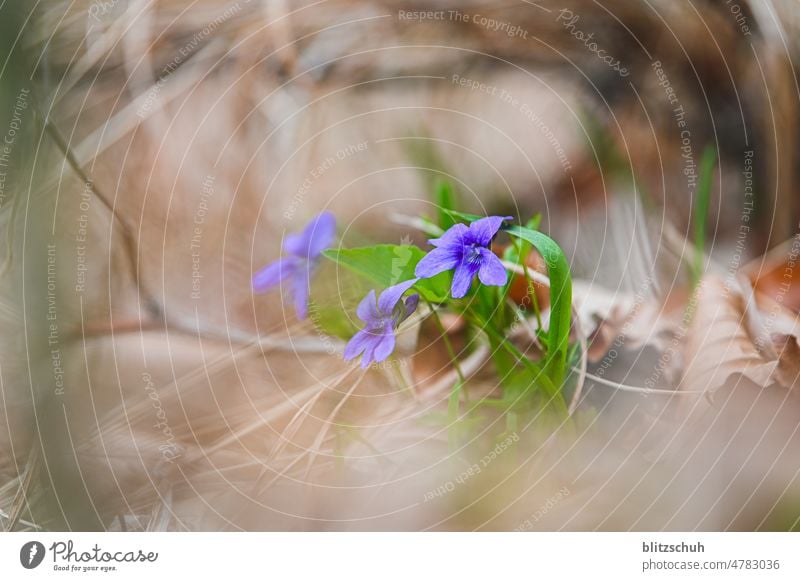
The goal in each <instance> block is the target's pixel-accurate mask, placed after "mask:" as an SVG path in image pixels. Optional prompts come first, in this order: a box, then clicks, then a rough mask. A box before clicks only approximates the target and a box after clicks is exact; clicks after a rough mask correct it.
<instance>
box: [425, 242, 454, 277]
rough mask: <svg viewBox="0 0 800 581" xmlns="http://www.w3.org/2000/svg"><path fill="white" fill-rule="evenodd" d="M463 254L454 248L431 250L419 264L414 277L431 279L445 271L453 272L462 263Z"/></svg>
mask: <svg viewBox="0 0 800 581" xmlns="http://www.w3.org/2000/svg"><path fill="white" fill-rule="evenodd" d="M462 254H463V252H461V251H460V250H456V249H455V248H453V247H449V248H437V249H436V250H431V251H430V252H429V253H428V254H426V255H425V256H424V257H423V258H422V260H420V261H419V262H418V263H417V267H416V268H415V269H414V275H415V276H418V277H419V278H430V277H432V276H435V275H437V274H439V273H440V272H444V271H445V270H451V269H453V268H455V267H456V266H457V265H458V263H459V262H461V256H462Z"/></svg>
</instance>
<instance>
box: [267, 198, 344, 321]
mask: <svg viewBox="0 0 800 581" xmlns="http://www.w3.org/2000/svg"><path fill="white" fill-rule="evenodd" d="M335 235H336V218H335V217H334V216H333V214H331V213H330V212H323V213H321V214H319V215H318V216H316V217H315V218H313V219H312V220H311V221H310V222H309V223H308V224H307V225H306V227H305V228H304V229H303V231H302V232H300V233H299V234H290V235H289V236H287V237H286V238H285V239H284V241H283V250H284V252H285V254H286V256H284V257H283V258H281V259H279V260H277V261H275V262H273V263H272V264H269V265H267V266H265V267H264V268H262V269H261V270H259V271H258V272H257V273H255V274H254V275H253V290H254V291H256V292H258V293H262V292H266V291H268V290H270V289H272V288H274V287H276V286H278V285H282V284H283V282H284V281H286V283H287V285H288V288H289V290H290V292H291V293H292V294H293V296H294V308H295V311H297V318H299V319H305V318H306V315H307V314H308V295H309V289H310V287H311V275H312V273H313V271H314V268H315V267H316V265H317V262H318V261H319V256H320V253H321V252H322V251H323V250H325V249H326V248H328V247H330V245H331V242H333V238H334V236H335Z"/></svg>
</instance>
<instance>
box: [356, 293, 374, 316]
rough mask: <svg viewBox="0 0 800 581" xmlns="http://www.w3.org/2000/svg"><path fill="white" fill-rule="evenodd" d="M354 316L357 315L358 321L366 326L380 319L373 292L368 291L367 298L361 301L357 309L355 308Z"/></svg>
mask: <svg viewBox="0 0 800 581" xmlns="http://www.w3.org/2000/svg"><path fill="white" fill-rule="evenodd" d="M356 315H358V318H359V319H361V320H362V321H364V322H365V323H368V324H369V323H372V322H374V321H376V320H377V319H378V318H379V317H380V314H379V313H378V304H377V300H376V299H375V291H374V290H371V291H369V293H368V294H367V296H365V297H364V298H363V299H361V302H360V303H359V304H358V308H356Z"/></svg>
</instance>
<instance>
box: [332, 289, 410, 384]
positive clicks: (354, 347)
mask: <svg viewBox="0 0 800 581" xmlns="http://www.w3.org/2000/svg"><path fill="white" fill-rule="evenodd" d="M418 280H419V279H417V278H414V279H411V280H407V281H405V282H401V283H400V284H396V285H394V286H390V287H389V288H387V289H386V290H384V291H383V292H382V293H381V295H380V297H378V298H377V299H376V298H375V291H374V290H372V291H370V292H369V294H368V295H367V296H365V297H364V299H363V300H362V301H361V303H360V304H359V305H358V308H357V309H356V315H358V318H359V319H361V320H362V321H364V323H365V325H364V328H363V329H362V330H360V331H359V332H358V333H356V334H355V335H354V336H353V338H352V339H350V341H349V342H348V343H347V346H346V347H345V349H344V358H345V360H346V361H350V360H351V359H355V358H356V357H358V356H359V355H361V354H362V353H363V354H364V355H363V356H362V358H361V367H362V368H364V369H366V368H367V367H369V365H370V364H371V363H372V362H373V361H375V362H381V361H383V360H385V359H386V358H387V357H389V355H391V353H392V351H394V346H395V335H394V333H395V330H396V329H397V327H398V326H399V325H400V323H402V322H403V321H405V320H406V319H407V318H408V317H410V316H411V314H412V313H413V312H414V311H415V310H416V309H417V305H418V304H419V295H418V294H413V295H410V296H409V297H407V298H406V299H405V300H402V297H403V293H405V292H406V291H407V290H409V289H410V288H411V287H412V286H414V284H415V283H416V282H417V281H418Z"/></svg>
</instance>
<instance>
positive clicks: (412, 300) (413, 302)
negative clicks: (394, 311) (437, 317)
mask: <svg viewBox="0 0 800 581" xmlns="http://www.w3.org/2000/svg"><path fill="white" fill-rule="evenodd" d="M417 305H419V295H418V294H416V293H414V294H413V295H411V296H409V297H408V298H407V299H406V310H405V312H404V313H403V318H402V319H401V320H400V322H403V321H405V320H406V319H407V318H409V317H410V316H411V315H412V314H413V313H414V311H416V310H417Z"/></svg>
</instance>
